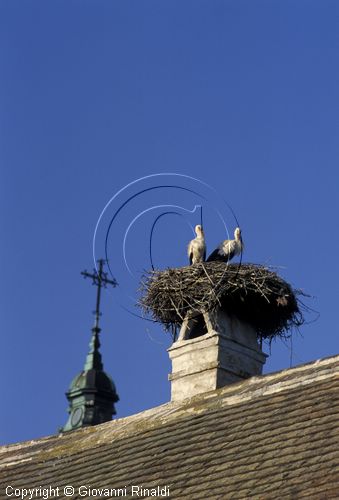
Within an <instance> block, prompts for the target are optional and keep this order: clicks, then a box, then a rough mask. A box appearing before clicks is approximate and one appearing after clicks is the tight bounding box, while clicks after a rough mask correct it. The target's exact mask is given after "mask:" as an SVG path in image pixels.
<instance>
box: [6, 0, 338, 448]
mask: <svg viewBox="0 0 339 500" xmlns="http://www.w3.org/2000/svg"><path fill="white" fill-rule="evenodd" d="M338 49H339V6H338V2H336V1H328V0H321V1H320V0H318V1H312V0H308V1H306V0H304V1H303V0H300V1H298V2H296V1H295V0H293V1H288V0H283V1H275V2H271V1H259V0H254V1H253V0H248V1H210V0H208V1H207V0H206V1H199V0H198V1H197V0H194V1H193V0H192V1H174V0H172V1H166V0H165V1H162V2H158V1H151V0H148V1H114V2H110V1H99V0H96V1H94V0H93V1H85V0H84V1H69V0H67V1H62V0H59V1H57V2H56V1H49V2H45V1H26V2H19V1H16V0H14V1H11V2H10V1H5V0H2V1H1V2H0V181H1V187H0V189H1V191H0V199H1V215H0V224H1V225H0V227H1V235H2V238H1V239H2V244H1V260H0V266H1V278H2V279H1V285H0V307H1V336H2V349H1V353H2V356H1V365H0V366H1V372H2V373H1V394H2V401H3V407H4V410H3V411H2V413H1V426H0V429H1V430H0V433H1V436H0V439H1V442H2V443H7V442H15V441H21V440H26V439H32V438H35V437H39V436H43V435H48V434H52V433H54V432H56V430H57V428H58V427H59V426H60V425H63V424H64V423H65V421H66V418H67V413H66V410H67V401H66V398H65V395H64V392H65V391H66V390H67V388H68V386H69V383H70V382H71V380H72V378H73V377H74V376H75V375H76V374H77V373H78V372H79V371H80V370H81V368H82V366H83V364H84V361H85V355H86V353H87V349H88V342H89V338H90V328H91V326H92V323H93V316H92V310H93V309H94V305H95V290H94V288H93V287H92V286H91V285H90V283H89V282H88V281H84V280H83V278H82V277H81V276H80V271H82V270H83V269H85V268H87V269H92V266H93V258H92V238H93V233H94V228H95V225H96V222H97V220H98V217H99V215H100V213H101V211H102V210H103V208H104V206H105V205H106V203H107V202H108V200H109V199H110V198H111V197H112V196H113V195H114V194H115V193H116V192H117V191H118V190H119V189H121V188H122V187H123V186H125V185H126V184H128V183H129V182H131V181H133V180H134V179H137V178H139V177H142V176H146V175H149V174H153V173H161V172H176V173H181V174H185V175H189V176H193V177H196V178H198V179H201V180H202V181H203V182H206V183H208V184H209V185H211V186H212V187H214V188H215V189H216V190H217V191H218V193H220V195H221V196H222V197H223V198H224V199H225V200H226V201H227V203H229V204H230V205H231V207H232V208H233V210H234V211H235V213H236V216H237V218H238V220H239V222H240V224H241V227H242V230H243V237H244V241H245V244H246V248H245V253H244V257H243V258H244V261H249V262H256V263H266V264H271V265H275V266H279V268H280V270H279V272H280V274H281V275H282V276H283V277H284V278H285V279H287V280H288V281H289V282H291V283H292V284H293V285H294V286H295V287H298V288H302V289H303V290H305V291H306V292H307V293H309V294H310V295H311V296H312V298H310V299H308V300H307V304H308V305H309V306H311V307H312V308H314V309H315V310H317V311H319V313H320V316H319V318H318V320H317V321H316V322H313V323H310V324H309V325H305V326H304V327H302V329H301V334H302V336H300V335H294V337H293V356H292V362H293V364H300V363H303V362H308V361H312V360H315V359H318V358H321V357H325V356H330V355H334V354H337V353H338V352H339V340H338V327H337V321H338V314H337V311H338V303H337V302H338V283H339V276H338V265H337V259H338V253H339V237H338V234H337V217H338V213H339V201H338V177H339V175H338V158H339V154H338V153H339V151H338V150H339V146H338V132H339V118H338V117H339V100H338V98H339V90H338V89H339V67H338V55H339V54H338ZM177 197H178V199H177ZM164 200H165V201H164V203H167V202H168V203H170V202H173V203H174V202H177V201H178V202H180V203H186V202H187V206H189V207H191V206H192V203H193V201H194V200H191V199H190V200H187V199H186V200H183V199H182V197H181V196H180V195H178V193H176V194H175V196H174V197H173V196H172V193H166V194H164ZM140 206H141V205H140ZM141 208H142V207H141ZM206 212H208V207H206ZM226 212H227V210H226ZM225 217H226V219H227V223H228V224H229V227H230V229H231V230H233V228H234V221H233V220H232V218H231V217H230V214H229V213H226V214H225ZM126 220H127V219H126ZM207 221H208V225H207ZM207 221H205V224H206V225H205V230H206V234H207V242H208V246H209V249H210V250H212V249H213V248H214V246H215V245H216V244H217V243H218V242H219V241H220V240H222V239H223V238H224V234H223V231H222V229H221V228H220V227H219V226H218V224H217V223H216V222H215V220H214V219H213V217H212V216H211V218H210V219H209V218H207ZM191 222H193V224H194V223H195V221H194V218H193V219H192V221H191ZM124 223H126V221H125V222H123V221H121V222H119V224H122V225H121V226H120V228H123V227H124V226H123V224H124ZM117 230H118V229H117ZM190 238H191V233H190V230H189V227H188V225H187V221H184V220H181V219H179V218H170V217H168V218H166V220H165V219H164V221H163V223H159V226H158V227H157V235H156V236H155V239H154V245H155V248H154V254H155V258H156V259H157V265H159V266H160V267H166V266H167V265H185V264H186V244H187V241H188V240H189V239H190ZM114 242H115V240H114V238H113V239H112V243H111V250H110V251H111V252H112V256H111V258H112V260H111V263H112V268H113V272H114V271H115V272H116V274H117V275H119V283H121V282H123V280H124V279H125V275H124V272H123V269H122V267H121V266H122V261H121V258H118V257H116V258H115V257H114V255H115V254H114V252H115V243H114ZM147 245H148V238H147V235H146V234H145V231H143V229H142V227H141V228H140V227H139V228H137V227H136V228H135V231H134V232H132V233H131V240H130V241H129V246H128V252H129V258H130V259H131V262H134V264H135V271H136V276H138V273H139V274H140V271H141V270H142V269H145V268H148V267H149V266H150V264H149V261H148V260H147V258H146V253H147V251H146V250H147ZM116 248H118V249H121V242H120V240H119V242H117V243H116ZM145 248H146V250H145ZM145 252H146V253H145ZM134 255H135V256H138V258H136V260H135V261H134ZM98 256H100V255H98ZM143 256H145V258H144V257H143ZM137 281H138V279H135V282H134V284H133V283H130V284H129V286H130V290H131V293H132V295H133V293H136V289H137V287H138V283H137ZM115 292H117V294H118V293H119V292H118V291H117V290H115V291H114V290H112V291H111V292H110V293H106V294H104V297H103V317H102V322H101V324H102V329H103V331H102V338H101V340H102V354H103V359H104V365H105V369H106V370H107V371H108V372H109V373H110V374H111V375H112V377H113V379H114V381H115V383H116V386H117V390H118V393H119V395H120V399H121V401H120V402H119V403H118V404H117V412H118V416H120V417H122V416H126V415H130V414H133V413H136V412H138V411H142V410H144V409H146V408H150V407H153V406H156V405H158V404H161V403H164V402H166V401H168V400H169V398H170V388H169V383H168V381H167V374H168V372H169V371H170V364H169V361H168V356H167V352H166V349H167V348H168V347H169V345H170V338H169V337H168V336H167V335H166V334H165V333H164V332H163V331H162V329H161V327H160V326H157V325H153V324H151V323H149V322H146V321H144V320H142V319H141V318H138V317H136V316H133V315H132V314H130V313H129V312H126V310H125V309H123V308H122V307H120V305H119V301H118V300H117V295H115ZM132 302H133V297H132ZM133 307H134V306H133V304H132V305H131V308H132V309H131V310H132V311H133ZM135 312H136V313H137V314H138V313H139V311H138V310H137V309H135ZM314 317H315V315H313V316H311V317H310V319H314ZM289 366H290V347H289V344H288V345H284V344H283V343H281V342H276V343H274V344H273V345H272V353H271V356H270V358H269V360H268V362H267V364H266V367H265V372H269V371H275V370H280V369H283V368H287V367H289Z"/></svg>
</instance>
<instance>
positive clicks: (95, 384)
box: [62, 259, 119, 432]
mask: <svg viewBox="0 0 339 500" xmlns="http://www.w3.org/2000/svg"><path fill="white" fill-rule="evenodd" d="M103 266H104V260H103V259H101V260H99V261H98V271H97V270H94V272H93V274H90V273H88V272H87V271H84V272H82V273H81V274H82V275H83V276H84V277H85V278H86V277H88V278H92V280H93V284H94V285H96V286H97V300H96V310H95V323H94V326H93V328H92V337H91V341H90V344H89V352H88V354H87V358H86V362H85V365H84V368H83V370H82V371H81V372H80V373H79V374H78V375H77V376H76V377H75V378H74V379H73V381H72V383H71V385H70V388H69V390H68V392H67V393H66V396H67V399H68V401H69V409H68V413H69V417H68V420H67V423H66V425H65V426H64V427H63V428H62V432H66V431H71V430H74V429H79V428H80V427H87V426H90V425H97V424H102V423H104V422H108V421H109V420H111V419H112V416H113V415H115V413H116V411H115V406H114V403H116V402H117V401H119V396H118V394H117V392H116V388H115V385H114V383H113V381H112V379H111V377H110V376H109V375H108V374H107V373H105V372H104V368H103V363H102V358H101V354H100V351H99V348H100V340H99V334H100V331H101V329H100V327H99V317H100V316H101V313H100V297H101V288H102V287H106V286H107V285H108V284H110V285H112V286H116V285H117V283H116V281H115V280H114V281H113V280H109V279H108V278H107V273H105V272H104V271H103Z"/></svg>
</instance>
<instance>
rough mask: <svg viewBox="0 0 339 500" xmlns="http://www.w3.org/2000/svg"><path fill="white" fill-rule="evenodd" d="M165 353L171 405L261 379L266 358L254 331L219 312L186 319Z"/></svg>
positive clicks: (245, 324) (250, 327)
mask: <svg viewBox="0 0 339 500" xmlns="http://www.w3.org/2000/svg"><path fill="white" fill-rule="evenodd" d="M168 352H169V356H170V359H171V361H172V373H171V374H170V375H169V380H170V381H171V400H172V401H178V400H182V399H185V398H189V397H192V396H195V395H196V394H201V393H204V392H208V391H213V390H215V389H218V388H220V387H223V386H225V385H228V384H232V383H233V382H238V381H240V380H244V379H246V378H249V377H251V376H253V375H261V374H262V368H263V365H264V364H265V361H266V358H267V355H266V354H264V353H263V352H262V350H261V348H260V346H259V344H258V340H257V334H256V331H255V330H254V328H253V327H252V326H250V325H249V324H247V323H244V322H242V321H240V320H238V319H237V318H236V317H235V316H230V315H228V314H227V313H225V312H224V311H223V310H221V309H218V310H217V311H216V312H215V313H214V314H213V315H212V314H209V313H205V314H204V315H199V316H197V317H196V318H191V319H186V320H185V321H184V322H183V325H182V328H181V331H180V334H179V339H178V340H177V341H176V342H175V343H174V344H173V345H172V347H170V348H169V349H168Z"/></svg>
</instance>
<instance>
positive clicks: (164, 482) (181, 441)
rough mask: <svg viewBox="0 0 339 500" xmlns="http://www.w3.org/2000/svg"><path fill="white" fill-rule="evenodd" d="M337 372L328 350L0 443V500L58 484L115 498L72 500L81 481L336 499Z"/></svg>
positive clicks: (194, 497) (173, 494)
mask: <svg viewBox="0 0 339 500" xmlns="http://www.w3.org/2000/svg"><path fill="white" fill-rule="evenodd" d="M338 374H339V356H336V357H332V358H327V359H323V360H320V361H316V362H314V363H310V364H307V365H302V366H299V367H296V368H291V369H289V370H284V371H281V372H278V373H274V374H269V375H265V376H260V377H253V378H251V379H249V380H246V381H244V382H240V383H236V384H232V385H230V386H227V387H224V388H222V389H219V390H217V391H214V392H211V393H207V394H204V395H200V396H196V397H194V398H192V399H190V400H186V401H183V402H181V403H167V404H165V405H162V406H160V407H157V408H154V409H152V410H147V411H145V412H142V413H140V414H138V415H134V416H131V417H127V418H122V419H118V420H114V421H112V422H108V423H106V424H102V425H99V426H96V427H89V428H85V429H81V430H79V431H74V432H71V433H66V434H64V435H61V436H52V437H48V438H44V439H39V440H36V441H31V442H25V443H20V444H16V445H10V446H5V447H2V448H1V450H0V473H1V487H0V491H1V498H6V496H5V490H4V488H5V487H6V486H7V485H11V486H12V487H15V488H33V487H39V486H43V487H48V486H52V487H54V488H56V487H59V498H66V497H65V495H64V493H63V490H62V488H63V487H64V486H65V485H73V486H74V487H75V495H74V496H73V497H71V498H73V499H75V498H86V499H89V498H116V496H117V495H116V496H114V495H115V494H116V493H117V491H114V490H113V491H112V493H111V494H110V495H109V496H108V497H105V496H104V493H105V492H104V491H101V493H100V492H99V494H101V497H100V496H98V497H94V496H91V494H90V493H86V490H85V489H82V490H80V492H81V493H84V496H80V492H79V490H78V487H79V486H81V485H83V486H86V488H88V487H91V488H92V489H93V488H100V489H103V488H109V489H114V488H115V489H116V490H117V489H118V488H122V489H123V490H121V492H120V497H121V496H122V493H123V492H127V496H126V497H127V498H132V496H131V492H132V486H142V487H143V488H155V487H158V486H159V487H161V488H165V486H168V487H169V493H170V494H169V498H172V499H190V500H200V499H249V498H255V499H263V500H268V499H279V500H280V499H291V500H292V499H293V500H295V499H299V498H300V499H301V498H308V499H316V500H319V499H320V500H321V499H328V498H333V499H334V498H335V499H338V498H339V378H338ZM124 488H126V489H124ZM11 491H12V490H10V492H11ZM134 492H136V490H134ZM164 492H165V491H164V490H163V493H164ZM94 493H95V492H94ZM153 493H154V492H153ZM151 494H152V491H149V492H148V495H147V491H146V495H145V497H148V496H149V497H151V498H154V496H151ZM145 497H143V498H145ZM12 498H14V497H12ZM33 498H37V496H35V497H34V496H33ZM50 498H52V497H50ZM54 498H56V497H54ZM133 498H142V497H141V496H139V497H137V496H136V495H134V496H133Z"/></svg>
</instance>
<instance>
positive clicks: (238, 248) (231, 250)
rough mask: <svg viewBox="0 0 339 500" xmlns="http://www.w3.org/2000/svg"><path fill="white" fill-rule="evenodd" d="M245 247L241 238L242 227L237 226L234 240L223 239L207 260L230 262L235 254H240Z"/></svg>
mask: <svg viewBox="0 0 339 500" xmlns="http://www.w3.org/2000/svg"><path fill="white" fill-rule="evenodd" d="M243 248H244V245H243V242H242V238H241V229H240V227H237V228H236V230H235V231H234V240H225V241H222V242H221V243H220V245H219V246H218V248H216V249H215V250H214V251H213V252H212V253H211V255H210V256H209V257H208V259H207V262H211V261H214V260H221V261H223V262H229V261H230V260H231V259H233V257H234V256H235V255H239V254H240V253H241V252H242V250H243Z"/></svg>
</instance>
